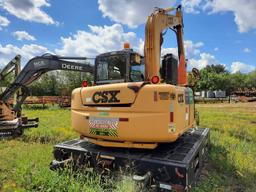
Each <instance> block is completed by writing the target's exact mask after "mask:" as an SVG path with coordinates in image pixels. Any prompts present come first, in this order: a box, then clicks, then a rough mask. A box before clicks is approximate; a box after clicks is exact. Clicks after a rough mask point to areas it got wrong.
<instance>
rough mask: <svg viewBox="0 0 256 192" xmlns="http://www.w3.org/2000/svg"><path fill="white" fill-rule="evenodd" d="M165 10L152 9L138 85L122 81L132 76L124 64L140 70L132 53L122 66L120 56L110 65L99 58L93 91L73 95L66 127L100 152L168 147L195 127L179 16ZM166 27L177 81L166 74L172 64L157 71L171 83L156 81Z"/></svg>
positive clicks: (109, 59)
mask: <svg viewBox="0 0 256 192" xmlns="http://www.w3.org/2000/svg"><path fill="white" fill-rule="evenodd" d="M171 10H172V9H157V10H156V11H155V12H154V13H153V14H152V15H151V16H149V18H148V20H147V23H146V32H145V48H144V63H145V64H144V65H145V74H144V75H143V76H144V78H143V80H142V79H141V81H139V82H132V81H129V82H126V80H125V75H126V74H128V75H129V74H130V77H132V76H134V73H135V72H134V71H132V67H129V68H128V69H127V67H128V65H126V64H125V62H126V63H127V62H130V63H129V65H134V63H136V65H143V64H142V56H140V55H138V54H136V53H134V55H132V56H131V58H130V61H125V62H122V61H121V60H122V59H124V58H123V56H122V55H120V56H119V58H116V59H115V61H114V62H113V61H112V60H114V59H113V56H109V57H108V56H106V54H105V55H104V56H103V57H102V56H100V57H98V61H97V62H96V65H98V66H100V67H98V68H96V76H95V83H96V86H92V87H84V88H78V89H76V90H74V91H73V94H72V126H73V128H74V129H75V131H77V132H78V133H79V134H80V135H81V136H82V137H86V138H87V139H88V140H89V141H90V142H92V143H95V144H97V145H101V146H106V147H128V148H131V147H134V148H150V149H154V148H156V147H157V145H158V143H163V142H174V141H176V140H177V139H178V138H179V137H180V136H181V135H182V134H183V133H184V132H186V131H187V130H188V129H189V128H192V127H195V118H194V116H195V114H194V103H193V92H192V89H191V88H189V87H188V86H187V75H186V61H185V52H184V45H183V23H182V22H183V20H182V13H181V11H180V10H177V12H176V15H170V14H168V12H169V11H171ZM167 28H172V30H174V31H175V33H176V35H177V41H178V53H179V58H178V60H179V66H178V69H177V70H178V76H177V75H176V74H174V73H177V72H176V71H175V70H173V71H172V70H168V68H172V67H173V68H177V65H176V66H175V64H173V62H172V61H170V62H167V63H169V66H168V65H167V66H166V68H165V69H163V73H164V74H167V76H168V75H169V76H171V77H173V78H174V82H170V83H169V82H168V78H166V77H165V76H164V77H161V76H160V56H161V42H162V35H161V34H162V31H163V30H165V29H167ZM115 57H118V56H115ZM169 59H171V60H172V58H169ZM166 60H168V58H167V59H165V60H164V61H166ZM170 65H174V66H170ZM129 70H130V71H129ZM137 74H138V73H137ZM175 75H176V79H175V77H174V76H175ZM105 79H107V81H106V80H105ZM115 81H116V82H118V83H113V82H115ZM102 114H103V115H102Z"/></svg>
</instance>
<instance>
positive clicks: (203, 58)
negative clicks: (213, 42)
mask: <svg viewBox="0 0 256 192" xmlns="http://www.w3.org/2000/svg"><path fill="white" fill-rule="evenodd" d="M217 63H218V61H217V59H216V58H215V56H214V55H212V54H210V53H201V54H200V58H199V59H194V58H193V59H190V60H189V61H188V65H189V67H191V68H197V69H203V68H204V67H206V66H207V65H213V64H217Z"/></svg>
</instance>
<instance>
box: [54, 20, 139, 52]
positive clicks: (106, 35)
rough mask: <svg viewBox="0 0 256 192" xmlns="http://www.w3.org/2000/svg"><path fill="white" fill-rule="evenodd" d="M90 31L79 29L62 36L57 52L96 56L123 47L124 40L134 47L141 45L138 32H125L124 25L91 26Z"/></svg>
mask: <svg viewBox="0 0 256 192" xmlns="http://www.w3.org/2000/svg"><path fill="white" fill-rule="evenodd" d="M89 28H90V31H89V32H87V31H82V30H80V31H77V33H76V34H74V35H72V36H70V37H61V41H62V44H63V46H62V48H60V49H56V50H55V52H56V53H57V54H60V55H74V56H86V57H95V56H96V55H98V54H100V53H104V52H109V51H113V50H120V49H122V48H123V43H124V42H129V43H130V44H131V46H132V47H136V46H138V45H139V41H138V39H137V38H136V34H135V33H133V32H124V29H123V27H122V25H120V24H114V25H111V26H106V25H105V26H103V27H102V26H91V25H89Z"/></svg>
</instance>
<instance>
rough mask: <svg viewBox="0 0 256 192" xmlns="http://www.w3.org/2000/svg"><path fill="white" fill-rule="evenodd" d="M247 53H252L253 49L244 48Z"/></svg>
mask: <svg viewBox="0 0 256 192" xmlns="http://www.w3.org/2000/svg"><path fill="white" fill-rule="evenodd" d="M243 51H244V52H245V53H251V52H252V50H251V49H249V48H247V47H246V48H244V50H243Z"/></svg>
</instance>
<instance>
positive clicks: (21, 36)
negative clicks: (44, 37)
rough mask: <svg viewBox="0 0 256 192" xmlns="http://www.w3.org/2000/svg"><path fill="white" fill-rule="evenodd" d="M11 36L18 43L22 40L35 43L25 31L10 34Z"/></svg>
mask: <svg viewBox="0 0 256 192" xmlns="http://www.w3.org/2000/svg"><path fill="white" fill-rule="evenodd" d="M12 35H13V36H14V37H15V38H16V39H17V40H19V41H22V40H28V41H35V40H36V38H35V37H34V36H32V35H30V34H29V33H28V32H26V31H15V32H13V33H12Z"/></svg>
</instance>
